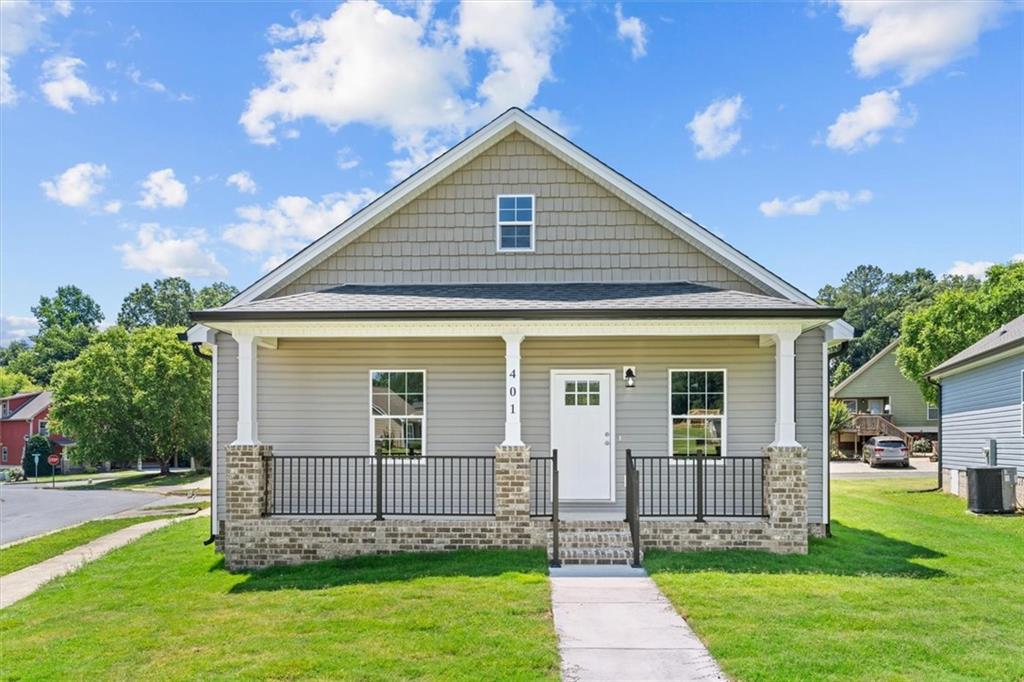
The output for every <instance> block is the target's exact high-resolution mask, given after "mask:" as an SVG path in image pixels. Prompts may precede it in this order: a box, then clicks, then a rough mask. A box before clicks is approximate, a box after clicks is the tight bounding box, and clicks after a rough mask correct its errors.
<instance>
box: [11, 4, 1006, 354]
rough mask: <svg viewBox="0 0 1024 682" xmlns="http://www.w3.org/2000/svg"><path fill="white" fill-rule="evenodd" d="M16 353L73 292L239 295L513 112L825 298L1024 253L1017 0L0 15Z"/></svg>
mask: <svg viewBox="0 0 1024 682" xmlns="http://www.w3.org/2000/svg"><path fill="white" fill-rule="evenodd" d="M0 21H2V36H0V57H2V60H3V62H2V63H3V70H2V74H0V79H2V83H0V85H2V90H0V100H2V102H3V104H2V105H0V137H2V140H0V142H2V148H0V164H2V167H0V171H2V175H0V193H2V201H0V221H2V263H0V265H2V275H0V276H2V281H0V285H2V300H0V303H2V308H3V310H2V314H3V317H4V323H3V326H4V328H3V334H2V335H3V337H4V339H5V340H6V339H9V338H16V337H19V336H24V335H25V334H28V333H31V331H32V329H31V323H30V320H29V319H28V318H29V317H30V312H29V308H30V306H32V305H33V304H34V303H35V302H36V300H37V299H38V297H39V296H40V295H41V294H50V293H52V292H53V290H54V289H55V288H56V287H57V286H58V285H60V284H64V283H74V284H77V285H79V286H80V287H82V288H83V289H84V290H85V291H86V292H88V293H89V294H91V295H92V296H94V297H95V298H96V299H97V300H98V301H99V302H100V304H101V306H102V307H103V310H104V312H105V313H106V315H107V318H108V320H111V321H112V320H113V319H114V318H115V317H116V315H117V312H118V309H119V307H120V303H121V300H122V298H123V297H124V295H125V294H126V293H128V292H129V291H130V290H131V289H132V288H134V287H135V286H137V285H138V284H140V283H142V282H144V281H151V280H152V279H155V278H157V277H162V276H167V275H183V276H186V277H187V278H188V279H190V280H191V281H192V282H193V283H194V284H195V285H197V286H202V285H204V284H207V283H209V282H212V281H215V280H219V279H223V280H226V281H229V282H231V283H233V284H236V285H238V286H239V287H244V286H245V285H247V284H248V283H250V282H251V281H253V280H254V279H255V278H256V277H258V276H259V275H260V274H261V273H262V272H264V271H265V268H268V267H271V266H272V265H273V264H274V263H277V262H279V261H280V260H281V259H283V258H285V257H287V256H288V255H289V254H291V253H293V252H294V251H296V250H297V249H298V248H299V247H300V246H301V245H303V244H305V243H307V242H308V241H309V240H311V239H312V238H314V237H315V236H317V235H319V234H321V233H322V232H324V231H326V229H328V228H329V227H330V226H333V224H335V223H336V222H339V221H340V220H342V219H344V218H345V217H346V216H347V215H349V214H350V213H351V212H352V211H354V210H356V209H358V207H359V206H361V205H362V204H363V203H365V202H366V201H368V200H369V199H371V198H372V197H373V196H375V195H376V194H377V193H380V192H383V191H385V190H387V189H388V188H389V187H390V186H391V185H392V184H393V183H394V181H395V179H396V178H399V177H401V176H402V175H403V174H405V173H406V172H408V171H409V170H410V169H413V168H415V167H417V166H418V165H420V164H422V163H424V162H425V161H427V160H429V159H430V158H432V157H433V156H434V155H436V154H437V153H439V152H440V151H442V150H443V149H445V148H446V147H448V146H450V145H452V144H454V143H455V142H457V141H458V140H459V139H461V137H463V136H464V135H465V134H466V133H467V132H469V131H471V130H473V129H474V128H476V127H478V126H479V125H480V124H482V123H484V122H486V121H487V120H488V119H489V118H491V117H492V116H493V115H495V114H497V113H500V111H502V110H503V109H505V108H506V107H508V106H512V105H515V106H521V107H523V108H525V109H527V110H529V111H532V112H535V113H536V114H537V115H538V116H539V117H541V118H542V119H543V120H545V121H546V122H548V123H549V124H552V125H554V126H555V127H557V128H559V129H560V130H562V131H564V132H566V133H567V134H568V135H569V136H570V137H571V138H572V139H573V140H574V141H575V142H576V143H577V144H579V145H581V146H582V147H583V148H585V149H587V150H588V151H590V152H591V153H593V154H594V155H596V156H598V157H599V158H600V159H602V160H603V161H605V162H606V163H608V164H610V165H611V166H613V167H614V168H616V169H617V170H619V171H620V172H622V173H623V174H625V175H626V176H628V177H630V178H631V179H633V180H634V181H636V182H638V183H639V184H641V185H642V186H644V187H646V188H647V189H649V190H651V191H652V192H654V193H655V194H657V195H658V196H660V197H661V198H663V199H664V200H666V201H668V202H669V203H671V204H673V205H674V206H676V207H677V208H679V209H680V210H682V211H684V212H686V213H688V214H689V215H691V216H693V217H694V218H695V219H697V220H698V221H699V222H701V223H702V224H704V225H705V226H707V227H708V228H710V229H712V230H714V231H716V232H717V233H718V234H720V235H721V236H723V237H724V238H725V239H727V240H728V241H730V242H731V243H732V244H734V245H735V246H736V247H738V248H740V249H741V250H743V251H745V252H746V253H748V254H749V255H751V256H752V257H754V258H755V259H756V260H758V261H760V262H761V263H763V264H764V265H766V266H768V267H769V268H771V269H773V270H775V271H776V272H778V273H779V274H780V275H782V276H783V277H784V278H786V279H788V280H789V281H791V282H793V283H794V284H796V285H797V286H799V287H801V288H802V289H804V290H805V291H807V292H809V293H812V294H813V293H815V292H817V290H818V288H819V287H820V286H822V285H823V284H825V283H827V282H836V281H837V280H838V279H839V278H840V277H841V276H842V274H843V273H845V272H846V271H847V270H849V269H851V268H852V267H854V266H856V265H858V264H861V263H873V264H876V265H879V266H881V267H883V268H886V269H893V270H901V269H907V268H911V267H917V266H925V267H928V268H931V269H932V270H934V271H936V272H938V273H942V272H947V271H951V270H955V271H957V272H980V271H983V269H984V265H985V264H986V263H991V262H999V261H1007V260H1010V259H1011V258H1013V257H1015V256H1016V257H1021V258H1024V255H1018V254H1024V189H1022V188H1024V152H1022V150H1024V139H1022V128H1024V125H1022V121H1024V112H1022V102H1024V91H1022V81H1024V73H1022V70H1024V67H1022V58H1021V55H1022V54H1024V25H1022V17H1021V12H1020V11H1019V5H1017V6H1014V5H1010V4H1003V3H999V2H991V3H985V2H972V3H963V4H958V3H953V2H941V3H934V4H933V3H928V2H916V3H911V4H895V5H894V4H889V5H886V4H873V3H858V4H847V3H842V2H840V3H791V4H774V5H752V4H735V3H734V4H711V3H703V4H687V5H674V4H661V3H658V4H644V3H623V4H622V5H614V4H598V3H589V4H579V3H577V4H571V5H552V4H549V3H540V2H535V3H533V4H528V3H520V4H516V5H508V4H503V3H496V2H493V3H475V4H465V5H458V4H448V3H441V4H436V5H414V4H412V3H401V4H385V5H376V4H373V3H360V4H354V3H350V4H344V3H343V4H341V5H334V4H328V3H318V4H299V3H260V4H248V5H246V4H229V3H219V4H181V5H173V4H156V3H138V4H128V3H95V4H92V3H88V2H74V3H70V2H58V3H30V2H19V3H15V2H7V3H4V4H3V6H2V7H0Z"/></svg>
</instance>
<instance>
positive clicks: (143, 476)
mask: <svg viewBox="0 0 1024 682" xmlns="http://www.w3.org/2000/svg"><path fill="white" fill-rule="evenodd" d="M209 477H210V473H209V472H202V471H184V472H180V473H170V474H161V473H153V472H138V471H136V472H133V473H132V474H130V475H124V476H118V477H116V478H112V479H110V480H106V481H100V482H98V483H93V484H92V485H88V484H87V485H82V486H69V489H70V490H76V489H78V488H81V489H84V490H117V489H120V488H162V487H166V486H171V485H182V484H185V483H195V482H196V481H201V480H203V479H205V478H209ZM95 478H99V477H98V476H97V477H95ZM156 492H159V490H157V491H156Z"/></svg>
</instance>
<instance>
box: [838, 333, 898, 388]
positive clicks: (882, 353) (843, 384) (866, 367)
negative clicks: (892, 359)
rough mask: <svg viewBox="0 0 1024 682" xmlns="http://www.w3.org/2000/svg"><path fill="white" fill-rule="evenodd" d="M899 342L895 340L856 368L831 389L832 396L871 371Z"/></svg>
mask: <svg viewBox="0 0 1024 682" xmlns="http://www.w3.org/2000/svg"><path fill="white" fill-rule="evenodd" d="M899 342H900V340H899V339H896V340H895V341H893V342H892V343H890V344H889V345H888V346H886V347H885V348H883V349H882V350H880V351H878V352H877V353H875V355H874V357H872V358H871V359H870V360H868V361H867V362H865V363H864V364H863V365H861V366H860V367H858V368H857V369H856V371H854V373H853V374H851V375H850V376H848V377H846V378H845V379H843V380H842V381H840V382H839V384H838V385H836V387H835V388H833V389H832V395H838V394H839V391H841V390H843V389H844V388H846V386H847V385H848V384H850V383H851V382H852V381H853V380H854V379H856V378H857V377H859V376H860V375H861V374H863V373H864V372H866V371H868V370H869V369H871V368H872V367H873V366H874V365H875V364H876V363H877V362H878V361H879V360H881V359H882V358H883V357H885V356H886V355H887V354H888V353H889V351H891V350H892V349H893V348H895V347H896V346H897V345H899Z"/></svg>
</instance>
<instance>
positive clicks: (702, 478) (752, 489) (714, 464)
mask: <svg viewBox="0 0 1024 682" xmlns="http://www.w3.org/2000/svg"><path fill="white" fill-rule="evenodd" d="M626 459H627V465H626V475H627V478H626V484H627V488H626V494H627V504H628V503H632V504H633V505H634V509H635V514H636V516H637V518H639V517H641V516H682V517H693V518H695V519H696V520H697V521H703V520H704V518H705V517H764V516H765V515H766V512H765V487H764V486H765V467H766V465H767V462H768V458H767V457H761V456H754V457H747V456H744V457H733V456H723V457H706V456H704V455H695V456H686V457H658V456H654V457H649V456H645V457H636V456H633V454H632V453H631V452H630V451H628V450H627V455H626ZM631 476H632V477H633V478H634V483H633V484H634V486H635V491H633V492H632V495H633V497H630V494H631V489H630V487H629V485H630V477H631ZM629 511H630V510H629V508H628V506H627V514H629ZM627 520H628V519H627Z"/></svg>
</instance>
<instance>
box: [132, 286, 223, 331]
mask: <svg viewBox="0 0 1024 682" xmlns="http://www.w3.org/2000/svg"><path fill="white" fill-rule="evenodd" d="M237 293H238V289H236V288H235V287H233V286H231V285H230V284H227V283H225V282H215V283H213V284H211V285H209V286H206V287H203V288H202V289H200V290H199V291H198V292H197V291H195V290H194V289H193V288H192V285H191V284H189V283H188V281H187V280H185V279H182V278H181V277H167V278H164V279H158V280H156V281H154V282H153V283H152V284H150V283H148V282H147V283H145V284H142V285H141V286H139V287H136V288H135V289H134V290H133V291H132V292H131V293H129V294H128V295H127V296H125V299H124V302H123V303H122V304H121V312H120V313H119V314H118V316H117V323H118V324H119V325H121V326H122V327H124V328H125V329H135V328H137V327H152V326H158V327H180V326H185V325H188V324H190V320H189V317H188V313H189V311H190V310H200V309H203V308H216V307H217V306H219V305H222V304H223V303H226V302H227V301H228V300H229V299H231V298H232V297H234V296H235V295H236V294H237Z"/></svg>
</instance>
